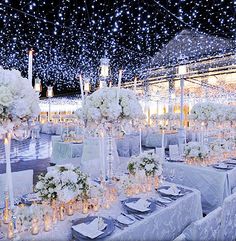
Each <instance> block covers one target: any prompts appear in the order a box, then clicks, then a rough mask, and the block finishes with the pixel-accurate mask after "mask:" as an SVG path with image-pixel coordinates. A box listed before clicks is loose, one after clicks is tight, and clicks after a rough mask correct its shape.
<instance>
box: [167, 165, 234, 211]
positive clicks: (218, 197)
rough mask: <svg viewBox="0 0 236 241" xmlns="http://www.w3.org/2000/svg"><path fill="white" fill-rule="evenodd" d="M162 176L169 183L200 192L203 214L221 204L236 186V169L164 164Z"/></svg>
mask: <svg viewBox="0 0 236 241" xmlns="http://www.w3.org/2000/svg"><path fill="white" fill-rule="evenodd" d="M163 176H164V178H165V179H166V180H167V181H169V182H174V183H178V184H181V185H184V186H188V187H192V188H196V189H198V190H199V191H200V192H201V198H202V207H203V211H204V213H209V212H211V211H212V210H214V209H215V208H217V207H219V206H221V205H222V204H223V201H224V198H226V197H227V196H229V195H230V194H231V193H232V189H233V188H234V187H235V186H236V180H235V179H236V178H235V176H236V168H234V169H233V170H230V171H225V170H218V169H215V168H213V167H201V166H194V165H188V164H185V163H173V162H167V161H166V162H164V168H163Z"/></svg>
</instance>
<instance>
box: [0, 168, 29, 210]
mask: <svg viewBox="0 0 236 241" xmlns="http://www.w3.org/2000/svg"><path fill="white" fill-rule="evenodd" d="M12 183H13V193H14V198H15V199H16V198H19V197H21V196H22V195H24V194H27V193H31V192H33V170H25V171H19V172H12ZM5 190H6V173H4V174H0V197H1V198H0V207H3V206H4V197H5V193H4V192H5Z"/></svg>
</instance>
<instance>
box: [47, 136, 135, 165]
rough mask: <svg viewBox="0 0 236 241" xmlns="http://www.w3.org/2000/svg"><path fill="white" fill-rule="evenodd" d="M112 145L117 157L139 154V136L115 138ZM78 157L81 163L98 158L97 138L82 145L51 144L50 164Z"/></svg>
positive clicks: (89, 139)
mask: <svg viewBox="0 0 236 241" xmlns="http://www.w3.org/2000/svg"><path fill="white" fill-rule="evenodd" d="M105 142H106V140H105ZM113 145H114V148H113V149H114V150H117V153H118V154H114V155H119V156H120V157H130V156H132V155H138V154H139V152H140V147H139V135H136V134H131V135H125V136H124V137H122V138H116V139H115V141H114V144H113ZM105 147H106V146H105ZM106 149H107V148H106ZM83 150H84V151H83ZM105 151H107V150H105ZM78 157H82V161H83V162H87V161H90V160H94V159H97V158H99V138H97V137H91V138H86V139H85V140H84V143H81V144H78V143H73V142H63V141H57V142H55V143H53V145H52V158H51V162H52V163H57V162H58V161H60V160H61V161H63V160H65V161H67V160H69V159H71V158H78ZM117 158H118V156H117Z"/></svg>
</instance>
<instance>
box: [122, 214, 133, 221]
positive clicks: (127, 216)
mask: <svg viewBox="0 0 236 241" xmlns="http://www.w3.org/2000/svg"><path fill="white" fill-rule="evenodd" d="M121 215H123V216H125V217H126V218H128V219H129V220H130V221H134V219H132V218H131V217H130V216H129V215H127V214H125V213H121Z"/></svg>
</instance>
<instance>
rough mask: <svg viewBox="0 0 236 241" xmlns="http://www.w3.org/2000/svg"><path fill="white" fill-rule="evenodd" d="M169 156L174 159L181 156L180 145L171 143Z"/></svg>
mask: <svg viewBox="0 0 236 241" xmlns="http://www.w3.org/2000/svg"><path fill="white" fill-rule="evenodd" d="M169 156H170V159H172V160H176V159H179V158H180V154H179V147H178V145H169Z"/></svg>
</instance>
